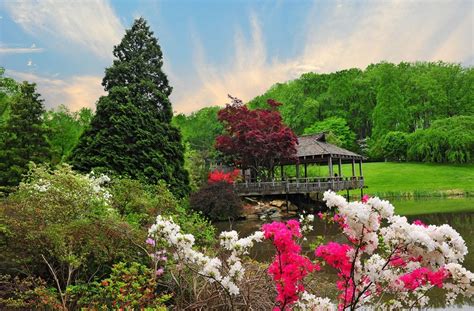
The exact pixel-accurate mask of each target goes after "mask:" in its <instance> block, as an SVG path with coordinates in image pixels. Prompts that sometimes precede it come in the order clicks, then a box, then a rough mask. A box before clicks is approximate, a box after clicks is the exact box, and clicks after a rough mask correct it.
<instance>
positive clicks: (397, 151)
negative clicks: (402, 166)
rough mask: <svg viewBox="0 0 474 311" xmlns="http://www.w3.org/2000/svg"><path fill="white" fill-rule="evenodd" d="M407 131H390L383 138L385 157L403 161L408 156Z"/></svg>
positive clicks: (382, 146) (382, 144)
mask: <svg viewBox="0 0 474 311" xmlns="http://www.w3.org/2000/svg"><path fill="white" fill-rule="evenodd" d="M407 136H408V134H407V133H404V132H398V131H393V132H388V133H387V134H385V135H384V136H383V137H382V139H381V148H382V154H383V157H384V158H385V159H386V160H390V161H403V160H405V159H406V156H407V148H408V143H407Z"/></svg>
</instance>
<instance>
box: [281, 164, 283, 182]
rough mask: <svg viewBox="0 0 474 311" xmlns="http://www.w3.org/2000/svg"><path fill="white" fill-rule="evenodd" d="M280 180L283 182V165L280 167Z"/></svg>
mask: <svg viewBox="0 0 474 311" xmlns="http://www.w3.org/2000/svg"><path fill="white" fill-rule="evenodd" d="M280 175H281V180H283V165H280Z"/></svg>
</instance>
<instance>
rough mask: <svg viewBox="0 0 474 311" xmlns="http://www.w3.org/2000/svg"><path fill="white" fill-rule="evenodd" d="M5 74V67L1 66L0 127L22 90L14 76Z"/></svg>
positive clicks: (3, 124)
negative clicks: (8, 76)
mask: <svg viewBox="0 0 474 311" xmlns="http://www.w3.org/2000/svg"><path fill="white" fill-rule="evenodd" d="M4 74H5V69H4V68H2V67H0V129H2V128H3V127H4V126H5V123H6V122H7V120H8V119H9V117H10V110H11V103H12V100H13V99H14V98H15V97H16V96H17V95H18V93H19V91H20V84H19V83H18V82H16V81H15V80H13V79H12V78H7V77H5V76H4ZM0 139H1V137H0Z"/></svg>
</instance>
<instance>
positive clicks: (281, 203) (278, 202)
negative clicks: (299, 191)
mask: <svg viewBox="0 0 474 311" xmlns="http://www.w3.org/2000/svg"><path fill="white" fill-rule="evenodd" d="M270 205H272V206H276V207H278V208H282V207H284V206H286V202H285V201H283V200H273V201H270Z"/></svg>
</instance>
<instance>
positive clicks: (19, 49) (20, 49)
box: [0, 45, 44, 54]
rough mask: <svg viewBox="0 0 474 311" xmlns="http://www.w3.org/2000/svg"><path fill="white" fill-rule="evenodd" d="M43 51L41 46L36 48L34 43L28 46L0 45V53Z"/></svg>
mask: <svg viewBox="0 0 474 311" xmlns="http://www.w3.org/2000/svg"><path fill="white" fill-rule="evenodd" d="M43 51H44V49H43V48H37V47H36V45H34V46H31V47H29V48H24V47H8V46H0V54H26V53H40V52H43Z"/></svg>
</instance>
